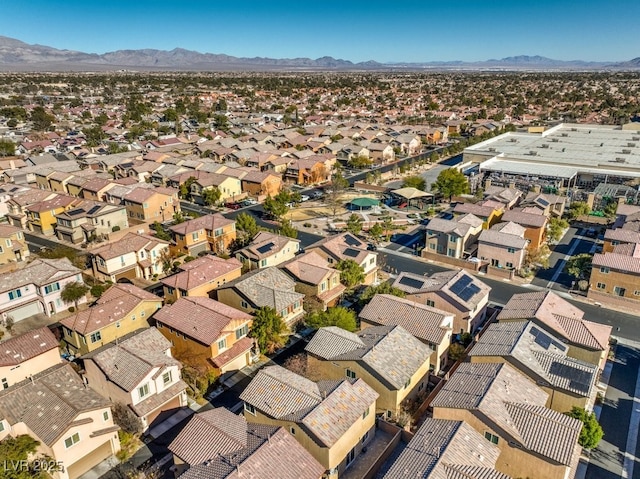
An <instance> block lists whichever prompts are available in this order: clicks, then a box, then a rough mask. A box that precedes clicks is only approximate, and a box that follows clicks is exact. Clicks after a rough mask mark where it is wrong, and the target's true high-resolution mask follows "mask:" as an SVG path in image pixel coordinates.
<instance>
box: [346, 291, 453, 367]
mask: <svg viewBox="0 0 640 479" xmlns="http://www.w3.org/2000/svg"><path fill="white" fill-rule="evenodd" d="M358 318H359V319H360V327H361V328H362V329H363V330H365V328H369V327H371V326H401V327H402V328H404V329H405V330H407V331H408V332H409V333H410V334H411V335H412V336H414V337H415V338H417V339H419V340H420V341H422V343H424V344H426V345H427V346H428V347H429V349H430V350H431V351H432V353H431V357H430V359H429V363H430V367H431V370H432V371H434V372H436V373H437V372H439V371H440V369H441V368H443V367H444V366H445V365H446V364H447V358H448V355H447V352H448V351H449V345H450V344H451V335H452V326H453V322H454V319H453V315H452V314H450V313H447V312H445V311H441V310H439V309H436V308H433V307H431V306H426V305H424V304H417V303H416V302H414V301H410V300H408V299H404V298H398V297H396V296H392V295H389V294H376V295H375V296H374V297H373V298H371V301H369V303H368V304H367V305H366V306H365V307H364V309H363V310H362V311H361V312H360V314H359V315H358Z"/></svg>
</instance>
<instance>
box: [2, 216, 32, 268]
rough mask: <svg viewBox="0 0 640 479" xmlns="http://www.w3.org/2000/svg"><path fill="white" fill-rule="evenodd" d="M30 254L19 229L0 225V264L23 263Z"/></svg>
mask: <svg viewBox="0 0 640 479" xmlns="http://www.w3.org/2000/svg"><path fill="white" fill-rule="evenodd" d="M30 254H31V253H30V252H29V247H28V245H27V242H26V241H25V239H24V234H23V231H22V229H21V228H18V227H16V226H11V225H0V264H7V263H13V262H18V261H24V260H26V259H27V258H28V257H29V255H30Z"/></svg>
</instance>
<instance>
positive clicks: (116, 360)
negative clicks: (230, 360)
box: [82, 328, 187, 431]
mask: <svg viewBox="0 0 640 479" xmlns="http://www.w3.org/2000/svg"><path fill="white" fill-rule="evenodd" d="M82 362H83V366H84V373H83V376H84V380H85V383H86V384H88V385H89V387H90V388H91V389H93V390H94V391H96V392H97V393H98V394H100V395H101V396H102V397H104V398H106V399H108V400H109V401H111V402H112V403H121V404H123V405H125V406H127V407H128V408H129V409H131V411H132V412H133V413H134V414H135V415H136V417H138V419H140V421H141V423H142V429H143V431H146V430H147V429H148V428H149V427H150V426H152V425H153V424H154V422H156V420H160V419H161V418H163V417H166V416H167V414H170V413H171V412H175V410H177V409H179V408H182V407H185V406H187V394H186V392H185V391H186V387H187V385H186V384H185V382H184V381H182V380H181V379H180V370H181V369H182V365H181V364H180V362H178V361H176V360H175V359H174V358H172V357H171V343H170V342H169V340H167V339H166V338H165V337H164V336H163V335H162V334H160V333H159V332H158V330H157V329H155V328H148V329H142V330H138V331H134V332H132V333H130V334H129V335H127V336H125V337H123V338H121V339H119V340H118V341H117V342H114V343H109V344H106V345H104V346H103V347H101V348H99V349H97V350H95V351H92V352H90V353H89V354H86V355H85V356H83V357H82Z"/></svg>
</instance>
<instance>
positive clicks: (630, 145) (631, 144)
mask: <svg viewBox="0 0 640 479" xmlns="http://www.w3.org/2000/svg"><path fill="white" fill-rule="evenodd" d="M627 146H628V147H630V148H633V147H634V146H636V144H635V143H631V142H629V143H627Z"/></svg>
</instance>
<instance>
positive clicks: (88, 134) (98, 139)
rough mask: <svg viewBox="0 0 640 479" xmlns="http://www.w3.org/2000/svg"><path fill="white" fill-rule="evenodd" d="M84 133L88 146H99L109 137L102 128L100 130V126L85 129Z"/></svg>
mask: <svg viewBox="0 0 640 479" xmlns="http://www.w3.org/2000/svg"><path fill="white" fill-rule="evenodd" d="M82 131H83V133H84V136H85V138H86V140H87V145H88V146H98V145H99V144H100V143H102V140H104V139H105V138H106V137H107V135H105V133H104V131H102V128H100V127H99V126H93V127H89V128H84V129H83V130H82Z"/></svg>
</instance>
